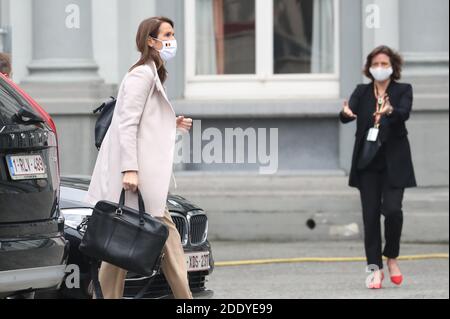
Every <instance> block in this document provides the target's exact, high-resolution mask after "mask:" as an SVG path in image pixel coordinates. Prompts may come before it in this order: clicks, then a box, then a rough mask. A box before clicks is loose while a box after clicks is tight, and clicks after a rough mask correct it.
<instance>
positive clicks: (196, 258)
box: [185, 251, 210, 271]
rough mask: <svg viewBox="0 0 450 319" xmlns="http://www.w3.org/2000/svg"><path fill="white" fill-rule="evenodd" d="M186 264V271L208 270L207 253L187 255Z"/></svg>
mask: <svg viewBox="0 0 450 319" xmlns="http://www.w3.org/2000/svg"><path fill="white" fill-rule="evenodd" d="M185 256H186V263H187V267H188V271H201V270H208V269H209V267H210V266H209V252H207V251H206V252H198V253H187V254H185Z"/></svg>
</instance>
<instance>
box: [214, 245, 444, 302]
mask: <svg viewBox="0 0 450 319" xmlns="http://www.w3.org/2000/svg"><path fill="white" fill-rule="evenodd" d="M212 244H213V251H214V257H215V260H216V262H217V263H219V265H220V262H225V261H242V260H258V259H268V258H304V257H363V247H362V243H358V242H317V243H303V242H298V243H262V242H259V243H256V242H213V243H212ZM448 252H449V247H448V245H420V244H404V245H403V246H402V255H404V256H406V255H408V256H415V257H420V256H425V255H430V254H437V253H438V254H447V258H444V259H435V258H432V259H419V260H405V261H401V263H400V266H401V268H402V270H403V273H404V276H405V282H404V284H403V286H402V287H395V286H394V285H393V284H391V283H390V282H389V281H385V285H384V289H382V290H380V291H371V290H368V289H366V288H365V285H364V281H365V278H366V273H365V263H364V262H361V261H357V262H321V263H319V262H298V263H280V264H264V265H245V266H223V267H222V266H218V267H216V269H215V272H214V273H213V274H212V276H211V278H210V282H209V284H208V287H209V288H210V289H212V290H214V291H215V295H214V298H221V299H241V298H263V299H264V298H281V299H283V298H305V299H310V298H319V299H321V298H325V299H328V298H349V299H353V298H387V299H395V298H447V299H448V298H449V261H448Z"/></svg>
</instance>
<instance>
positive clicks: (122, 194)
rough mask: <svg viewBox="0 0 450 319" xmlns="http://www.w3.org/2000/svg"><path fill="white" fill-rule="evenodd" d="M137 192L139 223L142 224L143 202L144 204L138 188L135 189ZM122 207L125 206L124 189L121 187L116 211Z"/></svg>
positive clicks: (143, 222) (143, 221)
mask: <svg viewBox="0 0 450 319" xmlns="http://www.w3.org/2000/svg"><path fill="white" fill-rule="evenodd" d="M137 194H138V205H139V224H140V225H141V226H142V225H144V224H145V220H144V214H145V204H144V199H143V198H142V194H141V191H140V190H139V189H137ZM124 207H125V189H124V188H122V192H121V193H120V199H119V208H118V211H119V212H120V211H121V210H122V209H123V208H124Z"/></svg>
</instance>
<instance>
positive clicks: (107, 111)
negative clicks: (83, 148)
mask: <svg viewBox="0 0 450 319" xmlns="http://www.w3.org/2000/svg"><path fill="white" fill-rule="evenodd" d="M116 102H117V100H116V99H115V98H114V97H112V96H111V97H110V98H109V100H107V101H105V102H104V103H103V104H102V105H100V106H99V107H98V108H96V109H95V110H94V112H93V113H94V114H97V113H100V115H99V117H98V118H97V121H96V122H95V146H96V147H97V149H100V146H101V145H102V142H103V139H104V138H105V135H106V132H108V128H109V126H110V125H111V121H112V118H113V115H114V108H115V107H116Z"/></svg>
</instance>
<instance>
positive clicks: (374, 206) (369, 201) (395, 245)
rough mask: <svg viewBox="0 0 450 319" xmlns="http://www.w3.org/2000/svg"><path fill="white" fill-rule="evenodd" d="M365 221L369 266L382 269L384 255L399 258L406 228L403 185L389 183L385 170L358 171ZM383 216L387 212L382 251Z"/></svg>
mask: <svg viewBox="0 0 450 319" xmlns="http://www.w3.org/2000/svg"><path fill="white" fill-rule="evenodd" d="M359 178H360V187H359V191H360V195H361V202H362V211H363V221H364V245H365V249H366V257H367V264H368V265H376V266H378V267H379V269H383V260H382V256H383V255H384V256H385V257H387V258H397V257H398V256H399V254H400V238H401V234H402V227H403V211H402V201H403V194H404V191H405V190H404V188H393V187H391V186H390V185H389V182H388V176H387V173H386V170H365V171H360V172H359ZM381 215H384V217H385V220H384V228H385V229H384V232H385V240H386V243H385V247H384V250H383V252H382V242H381V241H382V240H381Z"/></svg>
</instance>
